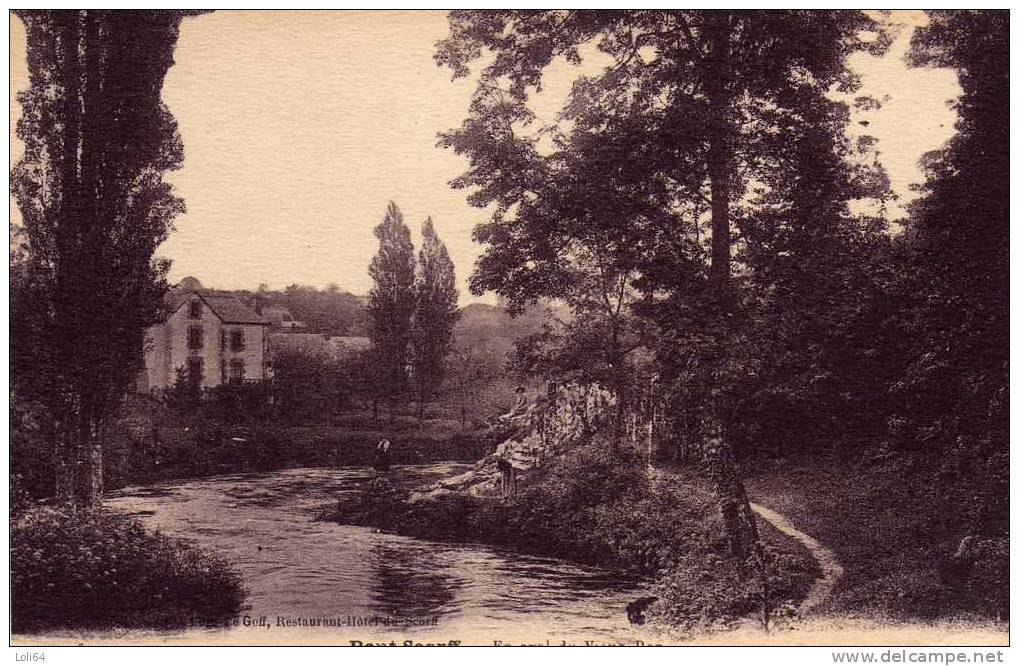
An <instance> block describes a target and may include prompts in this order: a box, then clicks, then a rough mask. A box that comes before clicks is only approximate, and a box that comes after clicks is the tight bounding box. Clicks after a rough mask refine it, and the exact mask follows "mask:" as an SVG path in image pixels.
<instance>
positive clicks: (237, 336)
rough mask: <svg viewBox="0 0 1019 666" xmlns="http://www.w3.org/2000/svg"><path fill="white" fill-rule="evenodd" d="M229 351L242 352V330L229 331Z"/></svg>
mask: <svg viewBox="0 0 1019 666" xmlns="http://www.w3.org/2000/svg"><path fill="white" fill-rule="evenodd" d="M230 351H235V352H239V351H244V329H240V330H237V331H230Z"/></svg>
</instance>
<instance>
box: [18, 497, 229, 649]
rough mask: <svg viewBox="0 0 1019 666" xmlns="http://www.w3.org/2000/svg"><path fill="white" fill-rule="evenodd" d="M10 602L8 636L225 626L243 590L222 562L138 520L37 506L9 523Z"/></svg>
mask: <svg viewBox="0 0 1019 666" xmlns="http://www.w3.org/2000/svg"><path fill="white" fill-rule="evenodd" d="M11 595H12V620H11V623H12V629H13V630H14V631H16V632H33V631H40V630H45V629H52V628H75V629H104V628H111V627H132V628H138V627H151V628H183V627H185V626H188V625H189V624H190V623H193V622H201V623H211V622H222V621H224V620H225V619H227V618H229V617H232V616H233V615H235V614H236V613H237V612H238V611H239V609H240V606H241V602H242V601H243V598H244V590H243V587H242V585H241V580H240V577H239V576H238V574H237V573H236V572H235V571H233V570H232V569H231V568H230V567H229V566H228V565H227V564H226V563H225V562H224V561H223V560H221V559H219V558H217V557H214V556H212V555H209V554H207V553H206V552H204V551H202V550H200V549H198V548H197V547H195V546H194V545H192V544H191V543H188V542H185V541H181V540H176V539H170V538H168V537H166V536H163V535H160V534H158V533H156V534H150V533H148V532H146V531H145V530H144V529H143V528H142V527H141V525H139V524H138V523H137V522H136V521H134V520H130V519H127V518H124V517H120V516H114V515H110V514H101V515H99V516H96V517H92V516H88V515H85V514H82V513H79V512H76V511H73V510H71V509H66V508H39V507H37V508H34V509H33V510H31V511H28V512H27V513H25V515H23V516H22V517H21V519H20V520H18V521H17V522H15V523H14V524H13V525H12V529H11Z"/></svg>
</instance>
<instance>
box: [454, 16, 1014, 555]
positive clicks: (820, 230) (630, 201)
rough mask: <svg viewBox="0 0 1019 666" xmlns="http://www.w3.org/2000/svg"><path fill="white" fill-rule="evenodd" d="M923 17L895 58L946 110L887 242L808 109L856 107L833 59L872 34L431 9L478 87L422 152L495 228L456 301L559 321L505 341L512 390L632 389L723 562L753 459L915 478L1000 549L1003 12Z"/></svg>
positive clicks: (1003, 523) (874, 182) (857, 155)
mask: <svg viewBox="0 0 1019 666" xmlns="http://www.w3.org/2000/svg"><path fill="white" fill-rule="evenodd" d="M928 20H929V23H928V25H926V26H924V27H920V28H918V29H917V30H916V32H915V34H914V36H913V38H912V44H911V49H910V53H909V61H910V63H911V64H912V65H913V66H917V67H923V66H931V65H933V66H939V67H951V68H953V69H954V70H955V71H956V72H957V73H958V75H959V81H960V84H961V87H962V95H961V97H960V98H959V100H958V101H957V102H956V105H955V106H956V110H957V112H958V122H957V124H956V131H957V133H956V136H955V138H953V139H952V140H951V141H950V142H949V143H948V144H947V145H946V146H944V147H943V148H942V149H940V150H938V151H935V152H934V153H932V154H930V155H928V156H926V157H925V158H924V162H923V163H924V166H925V169H926V182H925V184H923V185H922V186H921V187H920V190H919V194H920V196H919V197H918V198H917V200H916V201H915V202H914V203H912V204H911V205H910V206H909V209H908V216H907V217H906V218H905V219H903V220H898V221H896V226H897V227H900V228H901V232H900V233H894V232H893V230H892V229H891V228H890V223H889V220H888V219H887V215H886V214H885V210H887V205H888V203H889V202H890V201H891V198H892V196H893V193H892V192H891V191H890V188H889V181H888V177H887V175H886V174H885V172H884V170H883V167H882V166H881V163H880V159H879V155H878V154H877V153H876V149H875V144H876V142H875V140H874V138H873V137H867V136H863V137H854V136H852V135H851V134H850V133H849V131H848V124H849V118H850V115H849V106H848V104H847V103H846V102H843V101H839V99H838V96H836V95H835V94H833V92H838V93H840V95H841V97H843V98H844V97H845V96H849V97H850V98H852V97H853V96H855V97H856V99H855V100H854V103H855V104H856V105H857V106H862V107H866V108H877V107H879V106H880V101H878V100H874V99H868V98H865V97H863V96H861V95H860V94H859V86H860V82H859V80H858V78H857V77H856V75H855V74H854V73H853V72H852V71H851V70H850V69H849V67H848V66H847V60H848V58H849V57H850V56H852V55H853V54H855V53H859V52H867V53H871V54H875V55H880V54H882V53H884V52H885V51H886V49H887V47H888V46H889V44H890V42H891V39H892V36H891V34H890V33H889V32H888V30H887V29H886V28H885V26H884V25H883V24H882V23H881V22H880V21H879V20H878V19H877V18H875V17H874V16H872V15H870V14H866V13H863V12H857V11H767V12H740V11H693V10H690V11H685V10H684V11H619V12H596V11H564V12H545V11H509V10H507V11H455V12H452V13H451V14H450V32H449V36H448V37H447V38H446V39H445V40H444V41H442V42H440V43H439V45H438V47H437V52H436V56H435V57H436V60H437V62H438V63H439V64H440V65H443V66H446V67H448V68H449V69H450V70H451V71H452V74H453V77H454V78H459V77H465V76H468V75H469V74H473V75H475V76H476V78H477V82H478V83H477V87H476V89H475V92H474V95H473V98H472V101H471V105H470V109H469V113H468V115H467V117H466V118H465V120H464V121H463V123H462V124H461V125H460V126H459V127H457V128H454V129H452V130H450V131H448V132H446V133H444V134H443V135H442V136H441V140H440V144H441V145H443V146H445V147H446V148H448V149H451V150H453V151H454V152H456V153H457V154H459V155H462V156H464V157H465V158H466V159H467V160H468V161H469V166H468V168H467V170H466V171H465V172H464V173H463V174H462V175H461V176H459V177H458V178H456V179H454V180H453V181H452V183H451V185H452V186H453V187H454V188H461V189H466V190H469V196H468V200H469V202H470V203H471V204H472V205H474V206H477V207H478V208H487V209H489V210H492V211H494V212H492V214H491V216H490V217H489V219H488V220H487V221H485V222H484V223H482V224H480V225H478V226H477V227H476V228H475V231H474V238H475V240H476V241H477V242H479V243H482V244H483V245H484V252H483V254H482V256H481V258H480V260H479V262H478V264H477V270H476V271H475V273H474V274H473V275H472V277H471V288H472V290H473V291H474V292H475V293H478V294H480V293H484V292H487V291H495V292H496V293H498V294H500V295H501V296H503V297H504V298H505V299H507V301H508V302H509V304H510V307H511V308H516V309H519V308H521V307H523V306H524V305H526V304H528V303H534V302H536V301H538V300H540V299H554V300H556V301H560V302H564V303H566V304H568V305H569V306H570V308H571V310H572V312H573V315H574V316H573V318H572V320H570V321H567V322H564V323H563V325H561V326H559V327H557V328H555V329H553V330H549V331H546V332H544V333H542V334H540V335H537V336H532V337H530V338H528V339H527V340H526V341H524V344H522V345H521V346H520V347H519V349H518V360H519V361H520V362H521V363H523V364H524V365H526V366H527V367H530V368H532V369H533V370H534V371H536V372H544V373H547V374H554V373H555V372H561V371H563V370H573V371H580V372H583V373H585V374H586V375H588V376H590V377H592V378H594V379H597V380H599V381H602V382H605V383H606V385H608V386H611V387H613V388H614V390H615V391H616V393H617V394H618V395H619V396H620V400H621V401H625V400H627V399H629V398H634V399H635V398H636V397H638V396H639V395H641V394H642V393H643V392H646V391H647V390H648V388H649V387H651V386H654V387H655V389H656V391H657V392H658V395H659V398H660V399H661V400H662V402H663V404H664V405H665V409H666V410H667V411H668V417H669V421H670V423H671V425H672V427H673V430H674V438H673V441H674V443H675V442H680V441H685V442H693V443H694V444H695V448H696V450H697V451H698V452H699V454H700V455H701V456H702V457H703V459H704V460H705V461H706V462H707V464H708V468H709V470H710V472H711V476H712V478H713V479H714V483H715V489H716V492H717V494H718V498H719V502H720V507H721V511H722V515H723V518H724V526H725V532H726V534H727V536H728V540H729V544H730V548H731V551H732V553H733V555H734V556H736V557H737V558H740V559H742V560H744V561H748V562H752V561H754V560H755V558H756V554H757V553H758V552H759V543H758V542H759V539H758V535H757V530H756V525H755V521H754V517H753V514H752V513H751V511H750V509H749V505H748V501H747V497H746V492H745V490H744V489H743V485H742V482H741V480H740V474H739V467H738V462H739V461H740V460H744V461H745V460H747V459H749V458H750V457H751V456H753V455H755V454H756V455H760V454H762V453H766V452H769V451H770V452H778V453H780V454H781V455H795V456H798V457H804V456H806V457H809V456H811V455H814V454H820V453H822V452H825V451H829V450H831V449H832V448H833V447H843V448H847V449H850V450H858V451H860V452H861V453H862V451H863V450H864V449H865V448H867V447H870V446H874V445H878V444H880V445H891V446H892V447H894V448H895V449H898V450H908V451H915V452H918V453H919V454H920V455H923V456H930V457H933V458H935V459H940V460H942V461H943V465H942V468H943V470H944V471H945V473H946V474H950V477H949V478H951V479H953V481H952V483H951V484H948V485H950V486H951V487H952V488H953V489H954V490H953V491H948V490H946V491H945V496H946V497H947V496H948V494H949V493H950V492H957V493H958V494H957V495H955V497H957V498H959V497H961V498H963V500H964V501H965V502H966V504H967V506H968V509H967V516H968V518H967V519H968V520H970V521H971V522H970V524H969V525H968V526H967V529H969V530H971V531H972V532H973V533H988V532H999V533H1000V532H1001V531H1002V530H1007V497H1008V492H1007V467H1008V466H1007V451H1008V449H1007V441H1008V439H1007V416H1006V414H1007V403H1008V328H1007V322H1008V301H1007V294H1008V264H1007V258H1008V217H1007V207H1008V203H1007V202H1008V195H1007V193H1008V175H1007V174H1008V168H1007V165H1008V151H1007V145H1008V141H1007V138H1008V119H1007V109H1008V94H1007V92H1008V71H1007V67H1008V65H1007V63H1008V57H1007V50H1008V48H1007V45H1008V15H1007V13H1005V12H995V11H962V12H955V11H937V12H929V13H928ZM588 49H597V50H598V51H600V52H601V53H602V54H603V55H606V56H608V58H609V59H610V60H611V64H609V65H608V66H607V67H605V68H604V69H603V70H601V71H600V72H598V73H595V74H589V75H586V76H582V77H580V78H579V79H578V80H577V81H576V82H575V83H574V85H573V87H572V90H571V93H570V95H569V96H568V98H567V100H566V102H565V104H564V106H563V108H562V109H561V110H560V112H559V115H558V116H557V118H556V120H555V122H553V123H552V124H541V123H538V122H537V116H536V115H535V112H534V110H533V109H532V107H531V106H530V102H531V101H532V96H533V94H534V93H535V91H538V90H540V88H541V86H542V83H543V77H544V75H545V73H546V70H547V68H548V67H549V66H550V65H551V64H552V63H553V62H554V61H557V60H566V61H567V62H571V63H575V64H577V63H580V62H581V60H582V57H583V54H584V53H585V52H586V51H587V50H588ZM483 56H484V57H483ZM477 63H482V64H481V65H477ZM475 65H477V66H478V67H479V69H478V71H476V72H472V71H471V67H472V66H475Z"/></svg>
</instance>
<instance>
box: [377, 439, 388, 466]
mask: <svg viewBox="0 0 1019 666" xmlns="http://www.w3.org/2000/svg"><path fill="white" fill-rule="evenodd" d="M375 471H376V472H378V473H379V474H385V473H386V472H388V471H389V440H388V439H382V440H379V443H378V445H377V446H376V447H375Z"/></svg>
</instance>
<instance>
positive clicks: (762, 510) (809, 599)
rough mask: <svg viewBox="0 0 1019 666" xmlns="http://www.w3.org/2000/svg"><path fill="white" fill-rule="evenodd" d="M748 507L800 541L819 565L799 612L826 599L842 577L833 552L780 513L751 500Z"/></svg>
mask: <svg viewBox="0 0 1019 666" xmlns="http://www.w3.org/2000/svg"><path fill="white" fill-rule="evenodd" d="M750 508H752V509H753V510H754V513H756V514H757V515H758V516H760V517H761V518H764V519H765V520H766V521H768V522H769V523H771V524H772V526H773V527H774V528H775V529H776V530H778V531H779V532H782V533H783V534H788V535H789V536H791V537H792V538H794V539H796V540H797V541H799V542H800V543H802V544H803V546H804V548H806V549H807V550H808V551H810V554H811V555H812V556H813V558H814V559H815V560H817V564H818V566H820V567H821V575H820V576H819V577H818V578H817V580H815V581H814V584H813V585H811V586H810V590H809V591H808V592H807V596H806V597H804V599H803V603H801V604H800V612H801V613H806V612H808V611H810V610H811V609H813V608H815V607H816V606H817V605H818V604H820V603H821V602H822V601H824V600H825V599H827V598H828V596H829V595H831V591H832V589H833V588H834V587H835V584H836V583H838V582H839V578H841V577H842V574H843V570H842V565H840V564H839V562H838V560H837V559H836V558H835V553H833V552H832V551H831V550H830V549H829V548H828V547H826V546H825V545H824V544H822V543H821V542H819V541H818V540H817V539H815V538H814V537H812V536H810V535H809V534H805V533H803V532H801V531H799V530H798V529H796V528H795V527H794V526H793V524H792V522H791V521H790V520H789V519H788V518H786V517H785V516H783V515H782V514H781V513H778V512H777V511H772V510H771V509H769V508H767V507H764V506H761V505H760V504H754V503H753V502H751V503H750Z"/></svg>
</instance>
